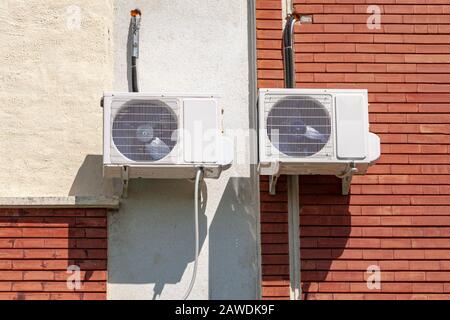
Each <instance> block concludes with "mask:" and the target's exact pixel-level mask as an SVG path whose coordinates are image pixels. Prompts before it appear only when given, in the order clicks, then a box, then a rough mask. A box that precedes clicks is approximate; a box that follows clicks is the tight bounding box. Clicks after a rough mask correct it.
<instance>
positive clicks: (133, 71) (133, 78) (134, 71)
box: [131, 57, 139, 92]
mask: <svg viewBox="0 0 450 320" xmlns="http://www.w3.org/2000/svg"><path fill="white" fill-rule="evenodd" d="M131 90H132V91H133V92H139V85H138V75H137V57H131Z"/></svg>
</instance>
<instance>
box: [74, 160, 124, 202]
mask: <svg viewBox="0 0 450 320" xmlns="http://www.w3.org/2000/svg"><path fill="white" fill-rule="evenodd" d="M119 188H120V181H115V180H114V181H113V180H112V179H105V178H103V157H102V156H101V155H94V154H89V155H87V156H86V158H85V159H84V161H83V163H82V165H81V167H80V169H78V172H77V175H76V176H75V179H74V181H73V183H72V187H71V188H70V191H69V196H89V197H101V196H113V195H117V194H118V190H119Z"/></svg>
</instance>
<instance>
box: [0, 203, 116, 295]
mask: <svg viewBox="0 0 450 320" xmlns="http://www.w3.org/2000/svg"><path fill="white" fill-rule="evenodd" d="M106 232H107V226H106V210H102V209H89V210H84V209H76V210H75V209H58V210H52V209H1V210H0V299H1V300H10V299H17V300H25V299H32V300H36V299H45V300H48V299H52V300H81V299H86V300H99V299H100V300H103V299H106V259H107V252H106V249H107V234H106ZM71 265H76V266H79V267H80V269H81V274H80V276H81V277H80V278H81V288H80V289H79V290H71V289H69V288H68V287H67V279H68V277H69V276H70V275H71V274H68V273H67V267H68V266H71Z"/></svg>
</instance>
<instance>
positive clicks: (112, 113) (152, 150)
mask: <svg viewBox="0 0 450 320" xmlns="http://www.w3.org/2000/svg"><path fill="white" fill-rule="evenodd" d="M103 107H104V139H103V148H104V152H103V165H104V166H103V173H104V176H105V177H108V178H122V179H123V180H124V181H125V180H126V181H127V180H128V179H132V178H161V179H170V178H173V179H181V178H194V177H195V175H196V171H197V169H198V167H202V168H204V176H205V178H218V177H219V176H220V174H221V172H222V171H223V170H225V169H228V168H229V167H230V166H231V163H232V161H233V156H234V154H233V153H234V151H233V144H232V141H231V140H230V139H227V138H226V137H225V136H224V134H223V129H222V109H221V108H220V107H219V98H218V97H217V96H214V95H203V94H198V95H195V94H176V95H175V94H151V93H106V94H105V95H104V97H103Z"/></svg>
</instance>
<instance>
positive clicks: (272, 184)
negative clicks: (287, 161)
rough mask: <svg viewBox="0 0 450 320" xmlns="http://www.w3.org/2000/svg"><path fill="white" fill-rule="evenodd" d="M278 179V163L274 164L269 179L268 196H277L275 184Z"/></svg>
mask: <svg viewBox="0 0 450 320" xmlns="http://www.w3.org/2000/svg"><path fill="white" fill-rule="evenodd" d="M279 177H280V163H279V162H278V161H277V162H275V166H274V170H273V173H272V175H271V176H270V177H269V194H270V195H271V196H274V195H276V194H277V182H278V178H279Z"/></svg>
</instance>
